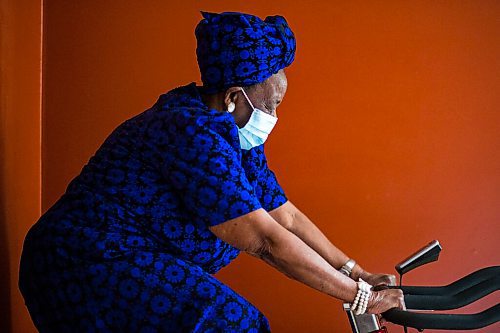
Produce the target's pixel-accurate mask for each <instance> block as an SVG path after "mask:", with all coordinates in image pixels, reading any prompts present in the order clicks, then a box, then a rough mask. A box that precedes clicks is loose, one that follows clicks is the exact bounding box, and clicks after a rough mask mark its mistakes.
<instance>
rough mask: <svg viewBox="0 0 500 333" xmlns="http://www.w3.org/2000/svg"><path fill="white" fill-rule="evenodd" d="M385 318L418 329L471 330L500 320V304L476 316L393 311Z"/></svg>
mask: <svg viewBox="0 0 500 333" xmlns="http://www.w3.org/2000/svg"><path fill="white" fill-rule="evenodd" d="M382 315H383V317H384V318H385V319H386V320H388V321H390V322H392V323H394V324H398V325H401V326H407V327H413V328H416V329H442V330H471V329H478V328H482V327H485V326H488V325H491V324H494V323H496V322H497V321H499V320H500V304H497V305H495V306H493V307H491V308H489V309H487V310H484V311H482V312H479V313H474V314H428V313H415V312H410V311H403V310H399V309H391V310H388V311H386V312H384V313H383V314H382Z"/></svg>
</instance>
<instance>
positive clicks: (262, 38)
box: [195, 11, 296, 93]
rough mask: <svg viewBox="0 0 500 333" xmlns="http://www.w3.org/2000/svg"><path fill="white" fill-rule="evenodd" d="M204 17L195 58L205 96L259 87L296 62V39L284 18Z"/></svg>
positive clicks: (198, 30) (234, 14) (236, 14)
mask: <svg viewBox="0 0 500 333" xmlns="http://www.w3.org/2000/svg"><path fill="white" fill-rule="evenodd" d="M201 13H202V15H203V17H204V19H202V20H201V21H200V22H199V23H198V25H197V26H196V29H195V35H196V39H197V47H196V56H197V60H198V66H199V68H200V73H201V80H202V81H203V89H204V91H205V92H206V93H216V92H219V91H223V90H225V89H227V88H228V87H231V86H249V85H253V84H256V83H260V82H262V81H264V80H266V79H267V78H269V77H270V76H271V75H273V74H275V73H277V72H278V71H279V70H280V69H282V68H285V67H287V66H289V65H290V64H291V63H292V62H293V60H294V58H295V48H296V43H295V36H294V34H293V32H292V30H291V29H290V27H289V26H288V23H287V21H286V20H285V18H284V17H283V16H280V15H275V16H267V17H266V18H265V20H264V21H262V20H261V19H260V18H259V17H257V16H254V15H250V14H244V13H239V12H223V13H220V14H217V13H209V12H204V11H201Z"/></svg>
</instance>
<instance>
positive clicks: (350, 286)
mask: <svg viewBox="0 0 500 333" xmlns="http://www.w3.org/2000/svg"><path fill="white" fill-rule="evenodd" d="M210 230H211V231H212V232H213V233H214V234H215V235H216V236H217V237H219V238H220V239H222V240H224V241H225V242H227V243H229V244H231V245H232V246H234V247H236V248H238V249H240V250H242V251H245V252H247V253H249V254H251V255H253V256H255V257H258V258H260V259H262V260H264V261H265V262H267V263H268V264H270V265H271V266H273V267H275V268H276V269H278V270H279V271H280V272H282V273H284V274H285V275H286V276H288V277H290V278H292V279H295V280H297V281H299V282H302V283H304V284H306V285H308V286H310V287H312V288H314V289H316V290H319V291H321V292H323V293H326V294H328V295H330V296H333V297H335V298H337V299H341V300H343V301H346V302H352V301H353V300H354V297H355V296H356V293H357V285H356V283H355V282H354V281H353V280H352V279H350V278H348V277H346V276H344V275H342V274H341V273H340V272H338V271H337V270H336V269H335V268H334V267H332V265H330V264H329V263H328V262H327V261H326V260H325V259H324V258H323V257H322V256H320V255H319V254H318V253H317V252H316V251H314V250H313V249H311V248H310V247H309V246H308V245H307V244H306V243H304V242H303V241H302V240H301V239H300V238H299V237H297V236H296V235H294V234H293V233H291V232H289V231H288V230H287V229H286V228H284V227H283V226H282V225H280V224H279V223H278V222H276V221H275V220H274V219H273V218H272V216H271V215H269V214H268V213H267V212H266V211H265V210H264V209H258V210H256V211H253V212H251V213H248V214H246V215H243V216H241V217H238V218H236V219H232V220H229V221H226V222H224V223H221V224H218V225H215V226H211V227H210ZM381 293H382V294H380V295H378V298H377V295H376V294H377V293H376V292H374V293H373V299H372V300H371V301H369V309H370V307H372V308H374V306H376V308H374V310H376V311H385V310H387V309H389V308H392V307H402V306H403V305H402V301H401V299H402V294H401V295H399V293H400V290H387V291H386V290H384V291H383V292H381ZM383 295H387V297H381V296H383ZM400 296H401V297H400Z"/></svg>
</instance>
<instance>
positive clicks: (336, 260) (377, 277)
mask: <svg viewBox="0 0 500 333" xmlns="http://www.w3.org/2000/svg"><path fill="white" fill-rule="evenodd" d="M269 214H270V215H271V216H272V217H273V218H274V219H275V220H276V221H277V222H278V223H280V224H281V225H282V226H283V227H285V228H286V229H287V230H289V231H290V232H292V233H293V234H295V235H296V236H297V237H299V238H300V239H301V240H302V241H303V242H304V243H306V244H307V245H309V247H311V248H312V249H313V250H314V251H316V252H317V253H318V254H319V255H320V256H322V257H323V258H324V259H325V260H326V261H327V262H328V263H329V264H330V265H332V266H333V267H335V268H336V269H339V268H341V267H342V266H343V265H344V264H345V263H346V262H347V260H349V257H348V256H347V255H346V254H345V253H344V252H342V251H341V250H340V249H338V248H337V247H336V246H335V245H333V244H332V243H331V242H330V241H329V240H328V238H326V236H325V235H324V234H323V233H322V232H321V230H319V229H318V227H317V226H316V225H315V224H314V223H313V222H312V221H311V220H310V219H309V218H308V217H307V216H306V215H305V214H304V213H302V212H301V211H300V210H299V209H298V208H297V207H295V205H293V204H292V203H291V202H290V201H287V202H286V203H285V204H283V205H281V206H280V207H278V208H276V209H274V210H272V211H270V212H269ZM360 277H361V278H362V279H363V280H365V281H367V282H368V283H370V284H372V285H377V284H381V283H385V284H395V276H394V275H387V274H371V273H369V272H367V271H365V270H364V269H363V268H362V267H361V266H360V265H359V264H356V265H355V266H354V268H353V270H352V272H351V278H352V279H354V280H356V281H357V280H358V278H360Z"/></svg>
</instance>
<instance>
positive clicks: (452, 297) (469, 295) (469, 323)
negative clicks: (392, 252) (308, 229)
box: [343, 240, 500, 333]
mask: <svg viewBox="0 0 500 333" xmlns="http://www.w3.org/2000/svg"><path fill="white" fill-rule="evenodd" d="M441 250H442V247H441V245H440V244H439V242H438V241H437V240H434V241H432V242H430V243H429V244H427V245H426V246H424V247H422V248H421V249H419V250H418V251H416V252H415V253H413V254H412V255H411V256H409V257H408V258H406V259H405V260H403V261H402V262H400V263H399V264H397V265H396V267H395V268H396V271H397V272H398V273H399V276H400V285H399V286H382V287H374V290H381V289H386V288H391V289H395V288H397V289H401V290H402V291H403V294H404V300H405V304H406V308H407V310H399V309H390V310H388V311H386V312H384V313H382V317H383V318H384V319H385V320H386V321H388V322H391V323H394V324H397V325H401V326H403V327H404V329H405V332H407V328H408V327H412V328H415V329H417V330H419V331H423V330H424V329H441V330H474V329H479V328H483V327H486V326H489V325H492V324H494V323H496V322H498V321H499V320H500V304H498V303H497V304H496V305H494V306H492V307H491V308H489V309H486V310H484V311H482V312H479V313H474V314H443V313H425V312H422V311H421V310H451V309H458V308H461V307H463V306H465V305H467V304H470V303H472V302H474V301H476V300H478V299H480V298H482V297H485V296H486V295H488V294H491V293H493V292H495V291H497V290H498V289H499V287H500V266H491V267H486V268H483V269H480V270H478V271H475V272H473V273H471V274H469V275H467V276H465V277H463V278H461V279H459V280H457V281H455V282H453V283H451V284H449V285H446V286H440V287H423V286H402V285H401V282H402V279H403V274H405V273H407V272H409V271H411V270H413V269H415V268H417V267H419V266H422V265H424V264H427V263H430V262H433V261H437V260H438V258H439V254H440V252H441ZM343 306H344V310H345V312H346V313H347V317H348V318H349V323H350V325H351V328H352V332H353V333H388V330H387V328H386V327H385V326H382V325H381V323H380V321H379V316H377V315H374V314H362V315H355V314H354V313H353V312H352V311H351V308H350V304H349V303H344V305H343Z"/></svg>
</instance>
